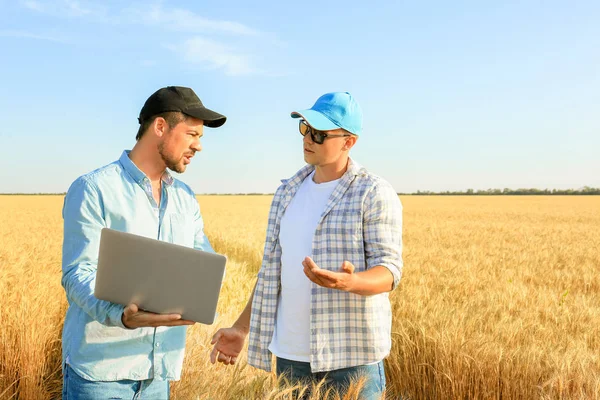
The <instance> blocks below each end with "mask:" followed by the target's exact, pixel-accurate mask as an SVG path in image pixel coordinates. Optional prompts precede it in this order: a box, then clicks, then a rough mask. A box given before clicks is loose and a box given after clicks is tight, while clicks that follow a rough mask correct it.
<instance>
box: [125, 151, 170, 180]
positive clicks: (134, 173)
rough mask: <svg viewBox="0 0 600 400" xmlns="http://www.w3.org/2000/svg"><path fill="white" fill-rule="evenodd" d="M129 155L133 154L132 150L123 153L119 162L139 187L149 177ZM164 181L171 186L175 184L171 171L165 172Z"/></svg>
mask: <svg viewBox="0 0 600 400" xmlns="http://www.w3.org/2000/svg"><path fill="white" fill-rule="evenodd" d="M129 153H131V150H125V151H123V153H122V154H121V157H120V158H119V162H120V163H121V165H122V166H123V168H124V169H125V171H127V173H128V174H129V175H131V177H132V178H133V180H134V181H136V182H137V184H138V185H141V184H142V183H143V182H144V179H146V178H147V176H146V174H145V173H143V172H142V170H140V169H139V168H138V167H137V165H135V164H134V163H133V161H131V159H130V158H129ZM162 181H163V182H164V183H165V184H167V185H169V186H171V185H172V184H173V181H174V179H173V176H172V175H171V174H170V173H169V171H167V170H165V172H164V173H163V175H162Z"/></svg>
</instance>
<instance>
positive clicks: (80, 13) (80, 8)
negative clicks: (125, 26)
mask: <svg viewBox="0 0 600 400" xmlns="http://www.w3.org/2000/svg"><path fill="white" fill-rule="evenodd" d="M21 5H23V6H24V7H25V8H28V9H29V10H32V11H36V12H39V13H43V14H48V15H52V16H56V17H84V16H90V17H100V18H101V17H104V16H105V15H106V12H107V9H106V7H105V6H104V5H101V4H100V5H99V4H94V3H92V2H90V1H80V0H55V1H48V0H21Z"/></svg>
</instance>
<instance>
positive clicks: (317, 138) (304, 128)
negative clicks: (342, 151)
mask: <svg viewBox="0 0 600 400" xmlns="http://www.w3.org/2000/svg"><path fill="white" fill-rule="evenodd" d="M299 128H300V134H301V135H302V136H306V134H307V133H309V134H310V138H311V139H312V141H313V142H315V143H316V144H323V142H324V141H325V139H326V138H328V137H344V136H350V134H349V133H345V134H343V135H332V134H331V133H325V132H323V131H318V130H316V129H315V128H313V127H312V126H310V125H309V124H308V123H306V121H305V120H303V119H301V120H300V126H299Z"/></svg>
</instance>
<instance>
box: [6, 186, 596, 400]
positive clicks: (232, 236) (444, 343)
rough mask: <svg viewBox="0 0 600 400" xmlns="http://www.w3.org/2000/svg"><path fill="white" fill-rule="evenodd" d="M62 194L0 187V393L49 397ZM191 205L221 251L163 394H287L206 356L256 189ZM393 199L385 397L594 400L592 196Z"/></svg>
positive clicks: (242, 265) (261, 209)
mask: <svg viewBox="0 0 600 400" xmlns="http://www.w3.org/2000/svg"><path fill="white" fill-rule="evenodd" d="M62 201H63V197H62V196H0V299H1V300H0V302H1V303H0V304H1V306H0V326H1V327H2V328H1V329H0V399H16V398H18V399H49V398H58V397H60V391H61V383H62V381H61V379H62V378H61V372H60V345H61V344H60V330H61V328H62V320H63V317H64V313H65V310H66V300H65V295H64V292H63V289H62V287H61V285H60V276H61V272H60V259H61V243H62V218H61V208H62ZM199 201H200V204H201V207H202V213H203V215H204V219H205V226H206V233H207V235H208V236H209V238H210V240H211V243H212V244H213V246H214V247H215V249H216V250H217V251H219V252H222V253H225V254H227V256H228V258H229V260H230V261H229V263H228V267H227V268H228V272H227V276H226V281H225V283H224V286H223V291H222V294H221V301H220V304H219V308H218V312H219V315H220V317H219V319H218V321H217V323H216V324H215V325H213V326H203V325H195V326H193V327H192V328H191V329H190V331H189V335H188V346H187V353H186V354H187V356H186V360H185V365H184V373H183V377H182V380H181V381H180V382H176V383H173V385H172V395H173V398H175V399H288V398H291V395H290V393H291V391H292V389H293V388H290V387H283V388H282V389H278V384H277V382H276V380H275V378H274V376H273V375H272V374H267V373H263V372H261V371H257V370H255V369H253V368H251V367H249V366H247V365H246V363H245V353H244V356H243V357H242V358H241V360H240V361H241V362H240V363H239V364H238V365H237V366H236V367H235V368H234V367H224V366H222V365H217V366H213V365H211V364H210V362H209V361H208V355H209V353H210V350H211V346H210V344H209V342H210V338H211V336H212V334H213V333H214V332H215V331H216V330H217V329H218V328H219V327H222V326H228V325H229V324H231V323H232V322H233V321H234V320H235V318H236V317H237V315H238V314H239V312H240V311H241V309H242V308H243V306H244V304H245V302H246V300H247V297H248V294H249V292H250V290H251V288H252V286H253V284H254V279H255V276H256V272H257V270H258V268H259V266H260V260H261V256H262V251H263V240H264V235H265V230H266V223H267V214H268V208H269V204H270V201H271V198H270V197H269V196H200V197H199ZM402 202H403V204H404V246H405V247H404V261H405V267H404V272H403V278H402V282H401V285H400V287H399V289H398V290H396V291H395V292H394V293H393V294H392V296H391V300H392V303H393V307H394V321H393V332H394V333H393V348H392V354H391V355H390V357H388V358H387V359H386V368H387V375H388V393H387V394H388V397H389V398H394V399H395V398H399V397H400V396H403V398H410V399H527V400H529V399H600V296H599V294H600V198H599V197H592V196H590V197H504V196H498V197H483V196H482V197H479V196H477V197H410V196H406V197H402ZM358 384H359V385H360V383H358ZM316 389H317V393H316V394H315V395H314V396H313V397H314V398H319V397H321V396H323V395H324V394H323V392H322V391H321V392H319V390H320V388H316ZM353 390H355V388H354V389H353ZM340 398H344V399H354V398H356V394H355V392H351V393H348V394H346V395H345V396H341V397H340Z"/></svg>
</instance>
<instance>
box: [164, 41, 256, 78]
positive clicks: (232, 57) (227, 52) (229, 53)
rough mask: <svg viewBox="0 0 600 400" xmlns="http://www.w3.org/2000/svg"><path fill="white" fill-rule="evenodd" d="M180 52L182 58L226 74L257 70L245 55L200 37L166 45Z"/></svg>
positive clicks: (242, 73)
mask: <svg viewBox="0 0 600 400" xmlns="http://www.w3.org/2000/svg"><path fill="white" fill-rule="evenodd" d="M167 47H168V48H169V49H171V50H173V51H174V52H176V53H180V54H181V56H182V57H183V59H184V60H186V61H187V62H189V63H191V64H195V65H199V66H202V67H204V68H206V69H221V70H223V71H224V72H225V73H226V74H227V75H232V76H239V75H249V74H252V73H256V72H258V71H257V70H256V69H254V68H253V67H252V66H251V62H250V58H249V57H248V56H247V55H242V54H237V53H236V52H235V50H233V49H232V48H230V47H228V46H226V45H224V44H222V43H219V42H216V41H213V40H209V39H205V38H202V37H194V38H192V39H188V40H186V41H185V42H184V43H183V44H182V45H180V46H167Z"/></svg>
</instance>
